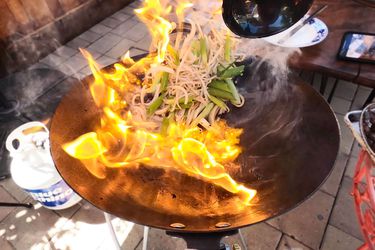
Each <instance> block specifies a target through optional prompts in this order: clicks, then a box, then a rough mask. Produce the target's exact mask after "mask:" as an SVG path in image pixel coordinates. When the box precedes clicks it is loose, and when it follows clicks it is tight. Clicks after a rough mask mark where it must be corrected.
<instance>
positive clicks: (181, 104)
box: [179, 102, 193, 109]
mask: <svg viewBox="0 0 375 250" xmlns="http://www.w3.org/2000/svg"><path fill="white" fill-rule="evenodd" d="M191 105H193V102H188V103H186V104H185V103H180V104H179V106H180V107H181V109H188V108H190V107H191Z"/></svg>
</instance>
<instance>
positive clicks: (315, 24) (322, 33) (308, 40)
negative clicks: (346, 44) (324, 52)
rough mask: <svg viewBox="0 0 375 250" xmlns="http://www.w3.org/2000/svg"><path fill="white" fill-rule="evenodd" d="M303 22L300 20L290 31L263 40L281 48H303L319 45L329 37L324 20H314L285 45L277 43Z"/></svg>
mask: <svg viewBox="0 0 375 250" xmlns="http://www.w3.org/2000/svg"><path fill="white" fill-rule="evenodd" d="M303 20H304V19H303ZM303 20H300V21H299V22H297V23H296V24H294V25H293V26H292V27H290V28H289V29H287V30H285V31H283V32H281V33H278V34H276V35H273V36H269V37H265V38H263V40H265V41H267V42H269V43H272V44H274V45H277V46H281V47H288V48H296V47H298V48H301V47H308V46H312V45H315V44H318V43H320V42H322V41H323V40H324V39H325V38H326V37H327V36H328V27H327V25H326V24H325V23H323V21H322V20H320V19H318V18H313V19H311V20H310V22H309V23H307V24H306V25H305V26H303V27H302V28H301V29H300V30H299V31H297V33H295V34H294V35H293V36H292V37H290V38H289V39H288V40H286V41H285V42H284V43H283V44H278V43H277V42H278V41H279V40H280V39H281V38H283V37H284V36H285V34H287V33H288V32H290V31H291V30H292V29H293V28H294V27H296V26H297V25H299V24H300V23H301V22H303Z"/></svg>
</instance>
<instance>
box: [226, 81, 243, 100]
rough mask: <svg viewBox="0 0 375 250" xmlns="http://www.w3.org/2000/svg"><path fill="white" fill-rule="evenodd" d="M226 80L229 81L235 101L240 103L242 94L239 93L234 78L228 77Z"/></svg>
mask: <svg viewBox="0 0 375 250" xmlns="http://www.w3.org/2000/svg"><path fill="white" fill-rule="evenodd" d="M225 81H226V82H227V83H228V86H229V88H230V90H231V92H232V95H233V97H234V101H235V102H236V103H239V102H240V101H241V100H240V95H239V94H238V92H237V89H236V86H235V85H234V83H233V81H232V79H226V80H225Z"/></svg>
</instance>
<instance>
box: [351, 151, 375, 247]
mask: <svg viewBox="0 0 375 250" xmlns="http://www.w3.org/2000/svg"><path fill="white" fill-rule="evenodd" d="M353 196H354V202H355V209H356V212H357V217H358V220H359V224H360V226H361V230H362V234H363V237H364V239H365V241H366V243H365V244H364V245H363V246H361V247H360V248H359V250H365V249H370V250H375V163H374V162H373V161H372V159H371V157H370V155H369V154H368V153H367V151H365V150H362V151H361V153H360V155H359V159H358V162H357V165H356V169H355V175H354V180H353Z"/></svg>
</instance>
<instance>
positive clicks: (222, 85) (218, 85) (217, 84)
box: [208, 79, 231, 92]
mask: <svg viewBox="0 0 375 250" xmlns="http://www.w3.org/2000/svg"><path fill="white" fill-rule="evenodd" d="M208 87H210V88H215V89H220V90H223V91H227V92H231V89H230V88H229V86H228V83H226V82H225V81H224V80H218V79H214V80H212V82H210V84H208Z"/></svg>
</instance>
